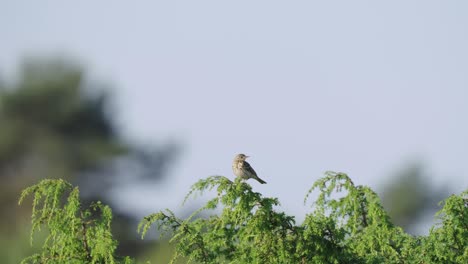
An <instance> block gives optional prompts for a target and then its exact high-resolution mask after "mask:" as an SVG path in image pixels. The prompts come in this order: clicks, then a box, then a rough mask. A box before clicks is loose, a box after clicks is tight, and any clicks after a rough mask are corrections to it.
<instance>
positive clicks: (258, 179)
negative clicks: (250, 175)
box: [255, 177, 266, 184]
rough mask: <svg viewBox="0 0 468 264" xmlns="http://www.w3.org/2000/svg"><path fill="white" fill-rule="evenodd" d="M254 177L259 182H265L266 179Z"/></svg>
mask: <svg viewBox="0 0 468 264" xmlns="http://www.w3.org/2000/svg"><path fill="white" fill-rule="evenodd" d="M255 179H256V180H257V181H258V182H259V183H261V184H265V183H266V181H264V180H262V179H260V178H259V177H257V178H255Z"/></svg>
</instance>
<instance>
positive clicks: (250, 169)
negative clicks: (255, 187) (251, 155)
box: [244, 161, 257, 176]
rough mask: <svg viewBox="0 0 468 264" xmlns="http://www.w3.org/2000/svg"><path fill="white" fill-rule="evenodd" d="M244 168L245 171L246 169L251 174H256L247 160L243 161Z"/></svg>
mask: <svg viewBox="0 0 468 264" xmlns="http://www.w3.org/2000/svg"><path fill="white" fill-rule="evenodd" d="M244 168H245V170H246V171H248V172H249V173H251V174H252V175H255V176H257V173H256V172H255V170H254V169H253V168H252V166H250V164H249V163H248V162H247V161H244Z"/></svg>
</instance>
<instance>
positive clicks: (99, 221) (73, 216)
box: [19, 179, 131, 263]
mask: <svg viewBox="0 0 468 264" xmlns="http://www.w3.org/2000/svg"><path fill="white" fill-rule="evenodd" d="M27 196H33V209H32V231H31V244H32V242H33V235H34V233H35V232H36V231H39V230H41V228H42V227H46V228H47V230H48V236H47V237H46V239H45V242H44V245H43V247H42V253H40V254H34V255H32V256H30V257H28V258H26V259H24V260H23V261H22V263H131V260H130V259H129V258H124V259H122V260H119V259H117V258H116V257H115V256H114V251H115V249H116V247H117V241H115V240H114V239H113V238H112V233H111V221H112V210H111V209H110V208H109V207H108V206H106V205H103V204H102V203H101V202H96V203H93V204H91V206H90V208H88V209H86V210H83V209H82V208H81V203H80V200H79V190H78V188H77V187H75V188H73V186H71V184H70V183H67V182H65V181H64V180H61V179H59V180H50V179H46V180H42V181H41V182H40V183H39V184H37V185H34V186H31V187H29V188H27V189H25V190H24V191H23V192H22V194H21V198H20V201H19V203H21V202H22V201H23V200H24V198H25V197H27ZM65 196H68V197H67V198H66V199H64V197H65Z"/></svg>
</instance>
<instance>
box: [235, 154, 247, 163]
mask: <svg viewBox="0 0 468 264" xmlns="http://www.w3.org/2000/svg"><path fill="white" fill-rule="evenodd" d="M248 157H249V156H247V155H245V154H242V153H241V154H237V155H236V157H235V158H234V159H235V160H239V161H241V160H245V159H247V158H248Z"/></svg>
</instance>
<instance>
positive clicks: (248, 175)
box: [232, 154, 266, 184]
mask: <svg viewBox="0 0 468 264" xmlns="http://www.w3.org/2000/svg"><path fill="white" fill-rule="evenodd" d="M248 157H249V156H246V155H244V154H237V155H236V156H235V157H234V162H233V163H232V171H234V175H236V176H237V177H240V178H242V179H246V180H248V179H255V180H257V181H258V182H260V183H261V184H265V183H266V182H265V181H264V180H262V179H260V178H259V177H258V176H257V173H256V172H255V170H254V169H253V168H252V166H250V164H249V163H248V162H247V161H245V159H247V158H248Z"/></svg>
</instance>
